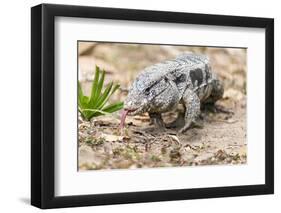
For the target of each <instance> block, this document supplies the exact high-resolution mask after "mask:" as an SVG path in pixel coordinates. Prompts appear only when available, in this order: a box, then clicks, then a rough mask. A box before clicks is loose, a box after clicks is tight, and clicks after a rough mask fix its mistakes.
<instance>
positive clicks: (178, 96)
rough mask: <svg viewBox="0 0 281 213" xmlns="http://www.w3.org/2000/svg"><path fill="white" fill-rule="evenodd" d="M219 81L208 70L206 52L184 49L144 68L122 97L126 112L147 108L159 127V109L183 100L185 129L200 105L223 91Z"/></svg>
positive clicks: (170, 106) (213, 100)
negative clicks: (192, 51) (171, 56)
mask: <svg viewBox="0 0 281 213" xmlns="http://www.w3.org/2000/svg"><path fill="white" fill-rule="evenodd" d="M223 92H224V89H223V85H222V84H221V82H220V81H219V80H218V79H217V77H216V76H215V74H214V73H212V71H211V67H210V63H209V60H208V58H207V57H206V56H203V55H195V54H188V53H184V54H182V55H179V56H178V57H177V58H175V59H173V60H167V61H164V62H162V63H159V64H155V65H153V66H150V67H147V68H145V69H144V70H143V71H142V72H141V73H140V74H139V75H138V76H137V78H136V80H135V81H134V83H133V84H132V86H131V88H130V89H129V94H128V96H127V99H126V100H125V106H124V109H125V111H128V114H129V115H137V114H142V113H144V112H148V113H149V116H150V118H151V121H152V122H153V123H154V124H155V125H156V126H157V127H159V128H162V127H164V126H165V124H164V123H163V121H162V118H161V113H164V112H168V111H171V110H173V109H175V108H176V107H177V105H178V104H179V103H182V104H183V105H184V108H185V113H184V121H185V125H184V127H183V128H182V129H181V130H180V132H181V133H183V132H185V131H186V130H188V129H189V128H190V127H191V126H192V125H193V124H194V123H195V122H196V119H197V118H198V116H199V114H200V105H201V104H204V103H215V102H216V101H217V100H219V99H220V98H221V97H222V95H223Z"/></svg>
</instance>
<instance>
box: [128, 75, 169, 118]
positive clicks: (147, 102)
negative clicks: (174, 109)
mask: <svg viewBox="0 0 281 213" xmlns="http://www.w3.org/2000/svg"><path fill="white" fill-rule="evenodd" d="M154 77H155V74H154V75H151V73H142V74H141V75H139V76H138V77H137V78H136V80H135V81H134V83H133V85H132V86H131V88H130V89H129V93H128V96H127V98H126V100H125V104H124V110H125V111H128V114H129V115H137V114H142V113H144V112H148V111H150V110H153V109H156V108H159V107H161V103H160V100H158V99H159V95H160V94H162V93H163V92H165V90H166V89H167V88H168V82H167V79H166V78H160V79H159V78H158V79H155V78H154ZM161 100H162V102H163V101H164V100H163V97H162V98H161Z"/></svg>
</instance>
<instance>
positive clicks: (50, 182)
mask: <svg viewBox="0 0 281 213" xmlns="http://www.w3.org/2000/svg"><path fill="white" fill-rule="evenodd" d="M58 16H64V17H80V18H100V19H112V20H131V21H145V22H166V23H167V22H169V23H182V24H199V25H217V26H237V27H250V28H264V29H265V32H266V48H265V51H266V52H265V61H266V64H265V73H266V75H265V76H266V78H265V85H266V87H265V89H266V97H265V98H266V106H265V108H266V110H265V113H266V118H265V121H266V128H265V131H266V134H265V139H264V140H265V161H266V162H265V184H261V185H246V186H225V187H214V188H198V189H177V190H163V191H145V192H129V193H112V194H92V195H78V196H77V195H73V196H60V197H56V196H55V195H54V189H55V181H54V179H55V170H54V166H55V165H54V163H55V161H54V157H55V156H54V153H55V152H54V151H55V146H54V133H55V114H54V113H55V108H54V106H55V99H54V95H55V85H54V78H55V75H54V70H55V69H54V60H55V52H54V50H55V47H54V21H55V17H58ZM273 149H274V19H270V18H256V17H241V16H224V15H208V14H194V13H179V12H164V11H148V10H131V9H113V8H102V7H86V6H67V5H53V4H41V5H38V6H35V7H32V8H31V204H32V205H34V206H37V207H39V208H43V209H46V208H59V207H76V206H90V205H105V204H121V203H138V202H154V201H169V200H182V199H197V198H217V197H229V196H245V195H259V194H272V193H274V150H273Z"/></svg>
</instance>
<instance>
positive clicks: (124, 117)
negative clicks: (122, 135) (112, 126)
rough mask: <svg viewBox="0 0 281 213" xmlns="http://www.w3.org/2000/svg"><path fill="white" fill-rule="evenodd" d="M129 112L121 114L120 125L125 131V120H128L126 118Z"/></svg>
mask: <svg viewBox="0 0 281 213" xmlns="http://www.w3.org/2000/svg"><path fill="white" fill-rule="evenodd" d="M128 112H129V110H123V111H122V112H121V123H120V128H121V129H123V128H124V124H125V120H126V116H127V114H128Z"/></svg>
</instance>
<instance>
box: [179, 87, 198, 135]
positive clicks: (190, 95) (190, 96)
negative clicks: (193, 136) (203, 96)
mask: <svg viewBox="0 0 281 213" xmlns="http://www.w3.org/2000/svg"><path fill="white" fill-rule="evenodd" d="M182 100H183V103H184V105H185V108H186V110H185V116H184V120H185V125H184V127H183V128H181V129H180V133H184V132H185V131H186V130H188V129H189V128H190V127H192V125H194V124H196V120H197V118H198V116H199V114H200V99H199V97H198V96H197V94H196V93H195V92H194V91H192V90H190V89H187V90H186V91H185V92H184V94H183V97H182Z"/></svg>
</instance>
